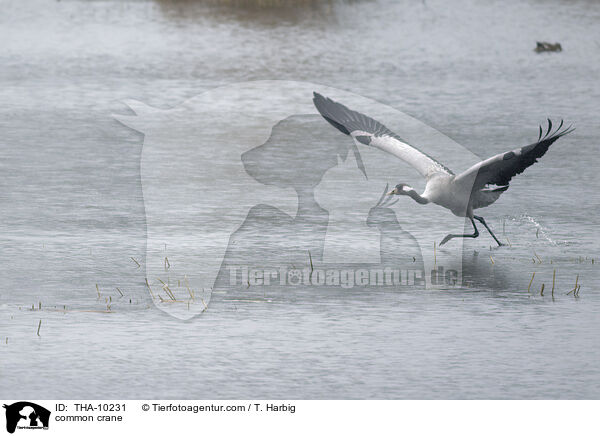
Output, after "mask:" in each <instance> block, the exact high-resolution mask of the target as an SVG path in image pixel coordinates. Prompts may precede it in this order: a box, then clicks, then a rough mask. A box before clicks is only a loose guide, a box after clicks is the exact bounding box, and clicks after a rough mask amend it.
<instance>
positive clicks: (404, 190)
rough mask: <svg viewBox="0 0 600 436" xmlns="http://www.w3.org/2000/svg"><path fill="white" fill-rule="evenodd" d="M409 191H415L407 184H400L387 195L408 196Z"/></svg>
mask: <svg viewBox="0 0 600 436" xmlns="http://www.w3.org/2000/svg"><path fill="white" fill-rule="evenodd" d="M409 191H414V189H413V188H412V186H409V185H407V184H406V183H398V184H397V185H396V186H395V187H394V189H392V190H391V191H390V192H388V193H387V195H408V192H409Z"/></svg>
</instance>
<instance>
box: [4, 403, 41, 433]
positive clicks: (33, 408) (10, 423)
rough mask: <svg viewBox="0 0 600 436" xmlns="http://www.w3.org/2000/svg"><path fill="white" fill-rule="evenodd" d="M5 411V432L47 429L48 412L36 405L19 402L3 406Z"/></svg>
mask: <svg viewBox="0 0 600 436" xmlns="http://www.w3.org/2000/svg"><path fill="white" fill-rule="evenodd" d="M3 407H4V408H5V409H6V431H8V432H9V433H14V432H15V430H16V429H17V428H19V429H48V425H49V423H50V411H49V410H48V409H46V408H44V407H42V406H40V405H38V404H35V403H30V402H28V401H19V402H17V403H13V404H10V405H7V404H5V405H4V406H3Z"/></svg>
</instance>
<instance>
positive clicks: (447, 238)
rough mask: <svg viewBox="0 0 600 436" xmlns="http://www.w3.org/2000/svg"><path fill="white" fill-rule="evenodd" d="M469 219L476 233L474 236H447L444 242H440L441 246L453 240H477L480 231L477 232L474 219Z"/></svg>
mask: <svg viewBox="0 0 600 436" xmlns="http://www.w3.org/2000/svg"><path fill="white" fill-rule="evenodd" d="M469 219H470V220H471V224H473V230H475V233H473V234H472V235H469V234H466V235H446V237H445V238H444V239H443V240H442V242H440V246H442V245H444V244H445V243H446V242H448V241H449V240H450V239H452V238H476V237H477V236H479V230H477V227H476V226H475V221H473V218H469ZM486 227H487V226H486Z"/></svg>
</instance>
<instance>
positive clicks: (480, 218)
mask: <svg viewBox="0 0 600 436" xmlns="http://www.w3.org/2000/svg"><path fill="white" fill-rule="evenodd" d="M473 218H475V219H476V220H477V221H479V222H480V223H481V224H483V225H484V226H485V228H486V229H487V231H488V232H490V235H492V238H494V240H495V241H496V242H497V243H498V245H499V246H502V245H504V244H503V243H502V242H500V241H499V240H498V238H496V235H494V232H492V229H490V228H489V227H488V225H487V224H486V222H485V220H484V219H483V217H482V216H477V215H473Z"/></svg>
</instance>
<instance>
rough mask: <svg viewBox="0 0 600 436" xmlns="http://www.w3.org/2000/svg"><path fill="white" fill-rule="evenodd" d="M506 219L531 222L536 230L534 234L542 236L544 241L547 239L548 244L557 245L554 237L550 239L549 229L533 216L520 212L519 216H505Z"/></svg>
mask: <svg viewBox="0 0 600 436" xmlns="http://www.w3.org/2000/svg"><path fill="white" fill-rule="evenodd" d="M506 219H508V220H511V221H514V222H517V223H529V224H533V226H534V227H535V229H536V230H535V231H536V236H537V237H538V238H542V239H544V240H546V241H548V242H549V243H550V244H552V245H554V246H557V245H558V242H557V241H555V240H554V239H552V238H551V237H550V234H549V230H548V229H546V228H545V227H544V226H543V225H542V224H541V223H540V222H538V221H537V220H536V219H535V218H534V217H532V216H530V215H527V214H522V215H519V216H516V217H515V216H507V217H506Z"/></svg>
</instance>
